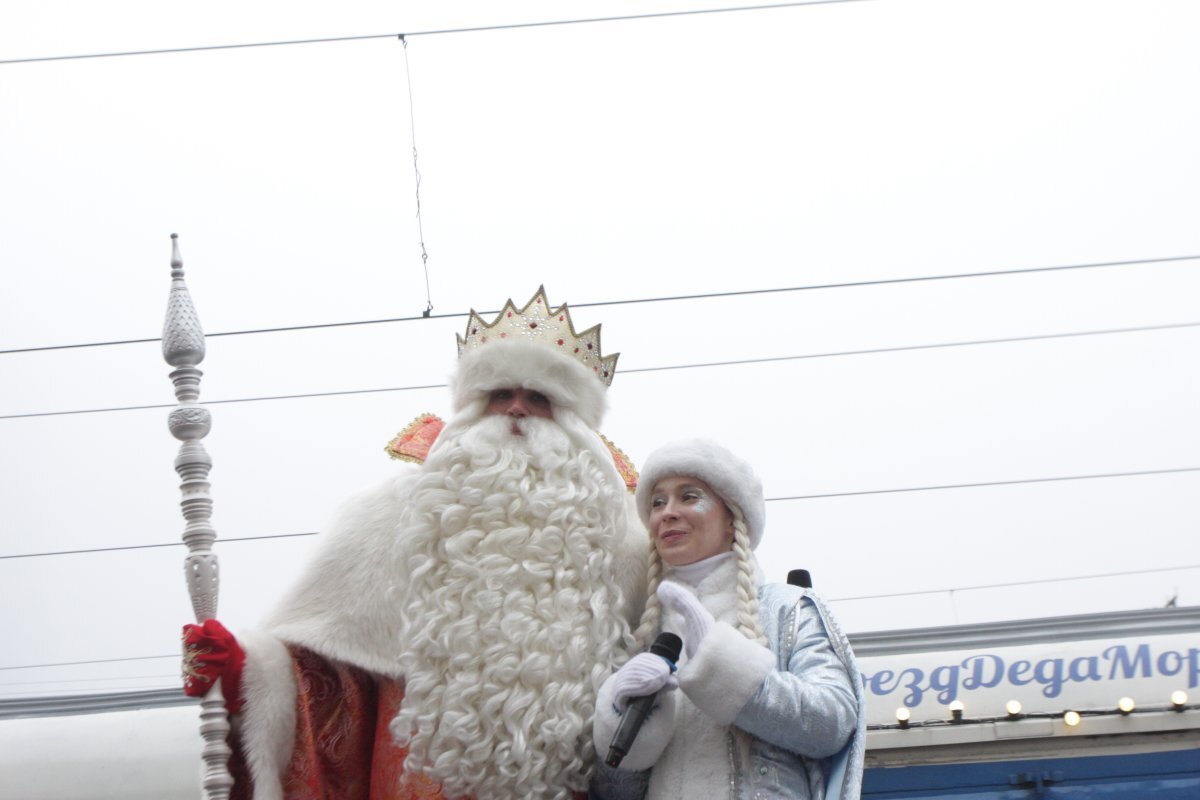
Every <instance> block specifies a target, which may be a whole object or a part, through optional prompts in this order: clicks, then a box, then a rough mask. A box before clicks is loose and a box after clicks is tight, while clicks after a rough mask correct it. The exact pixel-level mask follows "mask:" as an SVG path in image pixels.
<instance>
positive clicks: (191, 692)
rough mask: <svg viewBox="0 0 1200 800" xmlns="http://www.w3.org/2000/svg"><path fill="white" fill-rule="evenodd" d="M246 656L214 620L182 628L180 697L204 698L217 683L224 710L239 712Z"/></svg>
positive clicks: (232, 712)
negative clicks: (223, 700)
mask: <svg viewBox="0 0 1200 800" xmlns="http://www.w3.org/2000/svg"><path fill="white" fill-rule="evenodd" d="M245 663H246V653H245V651H243V650H242V646H241V645H240V644H238V641H237V639H235V638H233V634H232V633H230V632H229V631H228V630H227V629H226V628H225V626H224V625H222V624H221V623H219V622H217V621H216V620H215V619H206V620H204V622H203V623H201V624H200V625H190V624H189V625H184V626H183V693H184V694H186V695H187V696H188V697H204V695H206V694H208V690H209V689H211V688H212V687H213V684H214V683H216V682H217V680H218V679H220V681H221V694H222V695H224V696H225V708H226V709H228V710H229V713H230V714H236V713H237V712H239V711H241V709H242V666H243V665H244V664H245Z"/></svg>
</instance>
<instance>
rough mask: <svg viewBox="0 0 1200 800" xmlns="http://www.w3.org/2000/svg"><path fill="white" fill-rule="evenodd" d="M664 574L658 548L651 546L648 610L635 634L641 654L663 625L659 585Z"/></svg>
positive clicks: (647, 597)
mask: <svg viewBox="0 0 1200 800" xmlns="http://www.w3.org/2000/svg"><path fill="white" fill-rule="evenodd" d="M662 572H663V562H662V557H661V556H659V554H658V548H656V547H655V546H654V545H653V544H651V545H650V559H649V564H648V566H647V568H646V608H645V609H644V610H643V611H642V618H641V620H639V621H638V626H637V630H636V631H634V632H633V638H634V641H635V645H634V646H635V647H636V648H637V649H638V651H639V652H640V651H641V650H644V649H646V648H647V647H649V646H650V642H651V641H653V640H654V637H655V636H657V635H658V628H659V626H660V625H661V624H662V603H660V602H659V600H658V584H659V583H661V582H662Z"/></svg>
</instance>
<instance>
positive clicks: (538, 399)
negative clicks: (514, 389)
mask: <svg viewBox="0 0 1200 800" xmlns="http://www.w3.org/2000/svg"><path fill="white" fill-rule="evenodd" d="M529 402H531V403H533V404H534V405H535V406H548V405H550V398H549V397H547V396H546V395H544V394H542V393H541V392H530V393H529Z"/></svg>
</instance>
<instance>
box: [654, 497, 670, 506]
mask: <svg viewBox="0 0 1200 800" xmlns="http://www.w3.org/2000/svg"><path fill="white" fill-rule="evenodd" d="M666 504H667V499H666V498H665V497H662V496H657V497H652V498H650V507H651V508H662V507H663V506H665V505H666Z"/></svg>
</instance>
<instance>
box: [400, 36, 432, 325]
mask: <svg viewBox="0 0 1200 800" xmlns="http://www.w3.org/2000/svg"><path fill="white" fill-rule="evenodd" d="M398 38H399V39H400V44H401V45H402V46H403V47H404V77H405V79H406V80H407V81H408V125H409V130H410V131H411V133H412V153H413V177H414V178H415V182H416V187H417V188H416V194H417V235H418V236H419V237H420V239H421V267H422V268H423V269H424V270H425V310H424V311H423V312H421V316H422V317H425V318H428V317H429V315H430V314H431V313H433V300H432V299H431V297H430V294H429V253H427V252H425V226H424V225H422V224H421V169H420V167H418V166H417V118H416V114H415V113H413V91H412V69H411V68H410V67H409V65H408V39H406V38H404V34H403V33H402V34H400V36H399V37H398Z"/></svg>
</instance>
